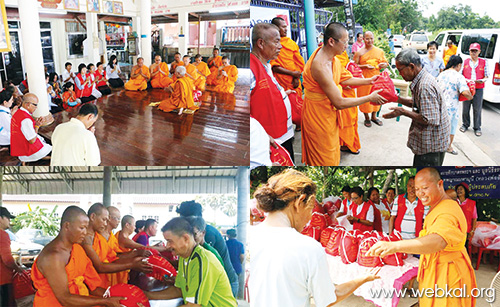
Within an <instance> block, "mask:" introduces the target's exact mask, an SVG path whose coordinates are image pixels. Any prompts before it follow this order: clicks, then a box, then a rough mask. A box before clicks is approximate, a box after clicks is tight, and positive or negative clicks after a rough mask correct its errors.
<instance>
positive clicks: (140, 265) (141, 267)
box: [132, 257, 153, 273]
mask: <svg viewBox="0 0 500 307" xmlns="http://www.w3.org/2000/svg"><path fill="white" fill-rule="evenodd" d="M144 259H145V258H143V257H136V258H134V260H133V263H132V269H133V270H135V271H140V272H143V273H150V272H152V271H153V267H152V266H151V265H150V264H149V263H148V262H147V261H144Z"/></svg>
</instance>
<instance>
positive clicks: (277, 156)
mask: <svg viewBox="0 0 500 307" xmlns="http://www.w3.org/2000/svg"><path fill="white" fill-rule="evenodd" d="M276 146H277V148H274V147H273V146H270V148H271V157H270V158H271V162H273V163H279V164H280V165H281V166H294V165H295V164H293V161H292V158H291V157H290V154H289V153H288V151H287V150H286V149H285V148H284V147H283V146H281V145H280V144H278V143H276Z"/></svg>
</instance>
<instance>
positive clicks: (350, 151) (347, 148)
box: [340, 146, 361, 155]
mask: <svg viewBox="0 0 500 307" xmlns="http://www.w3.org/2000/svg"><path fill="white" fill-rule="evenodd" d="M340 151H343V152H348V153H351V154H353V155H359V153H360V152H361V151H359V150H358V151H352V150H350V149H349V147H347V146H340Z"/></svg>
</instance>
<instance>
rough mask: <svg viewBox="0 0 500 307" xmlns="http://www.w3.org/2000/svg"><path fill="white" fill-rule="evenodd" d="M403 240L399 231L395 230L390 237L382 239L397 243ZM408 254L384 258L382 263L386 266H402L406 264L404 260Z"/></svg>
mask: <svg viewBox="0 0 500 307" xmlns="http://www.w3.org/2000/svg"><path fill="white" fill-rule="evenodd" d="M400 240H402V237H401V233H400V232H399V231H397V230H394V232H393V233H391V234H390V235H389V236H387V235H385V236H384V237H383V238H382V241H388V242H395V241H400ZM405 255H406V254H403V253H396V254H392V255H387V256H385V257H383V258H382V263H383V264H384V265H393V266H402V265H403V264H404V262H403V259H405V258H406V257H405Z"/></svg>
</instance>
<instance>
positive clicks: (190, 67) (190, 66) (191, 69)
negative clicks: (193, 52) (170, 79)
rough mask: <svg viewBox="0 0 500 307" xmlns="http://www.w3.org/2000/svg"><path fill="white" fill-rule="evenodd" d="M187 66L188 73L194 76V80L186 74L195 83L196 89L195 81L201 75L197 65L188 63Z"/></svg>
mask: <svg viewBox="0 0 500 307" xmlns="http://www.w3.org/2000/svg"><path fill="white" fill-rule="evenodd" d="M185 67H186V74H189V75H190V76H192V77H193V78H194V80H193V79H191V78H190V77H189V76H187V75H186V78H187V79H189V81H191V84H192V85H193V89H194V88H195V87H196V86H195V85H194V83H195V81H196V80H197V79H198V77H199V75H198V72H197V71H196V66H194V65H193V64H188V65H187V66H185ZM197 89H198V88H197Z"/></svg>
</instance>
